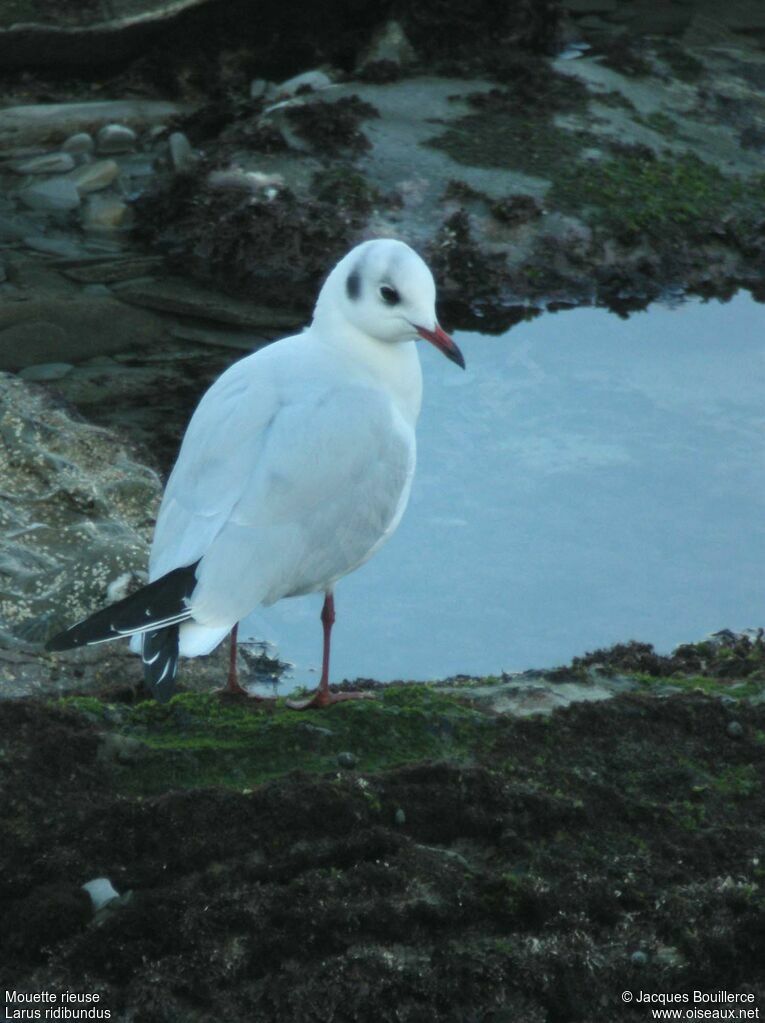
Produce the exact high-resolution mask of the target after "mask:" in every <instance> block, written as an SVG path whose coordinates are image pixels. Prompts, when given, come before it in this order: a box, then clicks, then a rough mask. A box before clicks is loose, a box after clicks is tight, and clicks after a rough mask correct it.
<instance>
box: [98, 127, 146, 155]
mask: <svg viewBox="0 0 765 1023" xmlns="http://www.w3.org/2000/svg"><path fill="white" fill-rule="evenodd" d="M136 140H137V136H136V133H135V132H134V131H133V129H132V128H128V126H127V125H126V124H105V125H104V126H103V128H101V129H100V130H99V132H98V136H97V145H98V152H99V153H127V152H129V151H130V150H131V149H133V147H134V146H135V144H136Z"/></svg>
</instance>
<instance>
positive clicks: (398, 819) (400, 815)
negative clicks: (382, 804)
mask: <svg viewBox="0 0 765 1023" xmlns="http://www.w3.org/2000/svg"><path fill="white" fill-rule="evenodd" d="M393 823H394V824H396V825H397V826H398V827H399V828H401V827H403V826H404V824H406V814H405V813H404V811H403V810H402V809H401V807H400V806H399V807H398V809H397V810H396V812H395V813H394V814H393Z"/></svg>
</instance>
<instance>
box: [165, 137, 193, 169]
mask: <svg viewBox="0 0 765 1023" xmlns="http://www.w3.org/2000/svg"><path fill="white" fill-rule="evenodd" d="M170 158H171V159H172V161H173V167H174V168H175V170H176V172H177V173H178V174H184V173H186V172H187V171H190V170H191V168H192V167H193V166H194V164H195V163H196V162H197V160H196V156H195V154H194V150H193V149H192V148H191V143H190V142H189V140H188V139H187V138H186V136H185V135H184V134H183V132H182V131H174V132H173V133H172V135H171V136H170Z"/></svg>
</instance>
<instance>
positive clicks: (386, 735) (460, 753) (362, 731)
mask: <svg viewBox="0 0 765 1023" xmlns="http://www.w3.org/2000/svg"><path fill="white" fill-rule="evenodd" d="M60 705H61V706H64V707H69V708H71V709H74V710H77V711H79V712H80V713H83V714H84V715H85V716H86V717H87V718H88V719H89V720H94V719H96V720H98V721H100V722H102V723H103V724H104V725H105V726H106V727H107V728H109V727H110V726H111V725H112V724H113V722H114V719H115V716H116V717H117V718H118V730H119V732H120V734H122V735H125V736H128V737H130V738H131V739H133V740H138V741H139V743H140V754H136V753H135V751H133V752H132V754H131V755H130V756H128V757H127V759H126V762H125V763H117V764H115V766H114V770H115V773H116V776H117V777H116V784H117V785H118V787H120V788H122V789H123V790H125V791H128V792H131V793H138V792H140V793H144V794H151V793H156V792H160V791H165V790H167V789H168V788H193V787H198V786H204V785H221V786H224V787H231V788H236V789H241V788H243V787H252V786H255V785H258V784H260V783H261V782H263V781H265V780H267V779H270V778H274V777H277V776H280V775H284V774H286V773H288V772H290V771H303V772H307V773H311V774H316V773H325V772H328V771H335V772H336V771H338V770H341V769H342V768H341V767H340V766H339V765H340V763H341V762H343V758H341V759H340V760H339V759H338V758H339V757H340V754H350V755H351V756H350V758H346V759H350V761H351V762H352V763H353V764H354V766H355V767H357V768H358V769H359V770H364V771H379V770H383V769H385V768H390V767H394V766H399V765H403V764H410V763H416V762H419V761H423V760H428V759H451V760H456V761H460V760H467V759H469V758H470V756H471V752H472V750H473V749H474V748H475V746H476V744H477V743H478V742H479V740H480V738H481V736H483V735H485V734H486V732H487V730H488V729H489V728H490V719H489V718H487V717H486V715H484V714H482V713H480V712H479V711H477V710H475V709H473V708H470V707H468V706H466V705H464V704H463V703H461V702H460V701H459V700H457V699H455V698H454V697H451V696H448V695H446V694H444V693H440V692H438V690H437V689H436V688H435V687H432V686H429V685H425V684H422V685H411V686H391V687H388V688H386V689H382V690H381V691H380V692H379V693H377V694H376V696H375V699H374V700H364V701H349V702H347V703H341V704H338V705H336V706H334V707H332V708H330V709H327V710H319V711H311V712H309V713H298V712H295V711H293V710H290V709H289V708H287V707H286V706H285V704H284V702H283V701H282V700H278V701H275V702H274V703H273V704H267V705H262V704H256V703H254V702H246V701H241V702H239V701H237V702H227V701H224V700H221V699H220V698H219V697H217V696H215V695H208V694H200V693H184V694H180V695H178V696H176V697H174V698H173V699H172V700H171V701H170V702H169V703H168V704H158V703H154V702H148V701H147V702H144V703H140V704H137V705H136V706H134V707H120V708H114V707H113V706H109V705H99V703H98V701H97V700H93V699H90V698H82V697H72V698H67V699H64V700H61V701H60Z"/></svg>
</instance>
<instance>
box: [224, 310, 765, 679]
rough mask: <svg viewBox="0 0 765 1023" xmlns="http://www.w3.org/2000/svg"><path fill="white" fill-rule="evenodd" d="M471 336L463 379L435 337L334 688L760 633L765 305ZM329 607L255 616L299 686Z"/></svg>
mask: <svg viewBox="0 0 765 1023" xmlns="http://www.w3.org/2000/svg"><path fill="white" fill-rule="evenodd" d="M458 341H459V344H460V346H461V347H462V349H463V351H464V353H465V357H466V360H467V365H468V369H467V371H466V372H465V373H460V372H457V371H455V369H454V367H453V366H450V365H449V364H448V363H447V362H446V361H445V360H443V359H440V358H439V357H438V355H437V353H435V352H431V351H430V350H429V349H427V347H426V346H423V349H422V359H423V365H424V374H425V401H424V408H423V414H422V419H421V424H420V430H419V467H418V473H417V478H416V481H415V486H414V489H413V493H412V500H411V503H410V506H409V509H408V511H407V514H406V516H405V518H404V521H403V523H402V525H401V527H400V528H399V531H398V533H397V534H396V536H395V537H394V538H393V539H392V540H391V541H390V543H389V544H388V545H387V546H386V547H385V548H384V549H383V550H382V551H380V552H379V553H378V555H377V556H376V557H375V558H374V559H373V560H372V561H371V562H369V563H368V564H367V565H366V566H364V567H363V568H362V569H360V570H359V571H358V572H357V573H355V574H354V575H353V576H351V577H349V578H347V579H345V580H343V581H341V583H340V584H339V586H338V590H337V595H336V600H337V607H338V623H337V626H336V629H335V636H334V644H333V672H332V675H333V678H334V679H336V680H339V679H341V678H344V677H345V678H354V677H356V676H371V677H374V678H378V679H383V680H387V679H393V678H401V677H404V678H419V679H427V678H434V677H442V676H445V675H450V674H455V673H458V672H465V673H470V674H483V673H490V672H498V671H501V670H503V669H505V670H515V669H523V668H527V667H543V666H545V665H551V664H555V663H560V662H563V661H566V660H568V659H570V658H571V657H572V656H573V655H575V654H578V653H582V652H583V651H584V650H585V649H592V648H594V647H596V646H599V645H603V644H609V643H612V642H615V641H620V640H627V639H630V638H639V639H642V640H646V641H649V642H653V643H654V644H655V645H656V646H657V647H658V648H659V649H661V650H666V649H669V648H670V647H671V646H673V645H675V644H677V643H679V642H683V641H690V640H694V639H697V638H700V637H701V636H703V635H705V634H706V633H708V632H710V631H712V630H715V629H718V628H720V627H722V626H727V627H730V628H744V627H747V626H751V625H755V624H762V622H763V617H764V616H763V606H762V575H763V564H765V557H764V556H765V515H764V514H763V513H764V512H765V458H764V457H763V454H764V452H763V427H765V344H764V342H765V306H762V305H758V304H757V303H755V302H754V301H753V300H752V299H751V298H750V297H749V296H748V295H744V294H740V295H738V296H737V297H736V298H734V299H733V300H732V301H731V302H729V303H727V304H720V303H716V302H712V303H709V304H704V303H701V302H699V301H690V302H687V303H685V304H683V305H681V306H679V307H676V308H671V309H670V308H666V307H660V306H654V307H652V308H651V309H650V310H648V311H647V312H645V313H640V314H636V315H634V316H632V317H631V318H630V319H629V320H627V321H622V320H619V319H618V318H616V317H615V316H613V315H612V314H609V313H607V312H605V311H603V310H595V309H579V310H573V311H569V312H565V313H559V314H555V315H552V314H549V315H545V316H542V317H540V318H539V319H537V320H535V321H533V322H530V323H525V324H521V325H519V326H518V327H516V328H515V329H514V330H512V331H511V332H510V333H509V334H508V335H506V336H505V337H502V338H487V337H482V336H480V335H475V334H463V335H460V336H459V337H458ZM320 604H321V600H320V598H319V597H315V598H301V599H297V600H291V601H283V602H282V603H281V604H279V605H277V606H276V607H274V608H271V609H268V610H266V611H264V612H262V613H260V614H259V615H257V616H254V617H253V619H250V620H249V621H250V622H251V623H253V625H252V628H250V630H249V631H250V632H253V631H254V633H255V634H257V636H258V637H259V638H263V637H266V638H268V639H269V640H271V641H273V642H275V643H276V644H277V647H278V650H279V654H280V656H281V657H282V658H284V659H286V660H289V661H291V662H294V664H295V671H294V678H295V681H297V682H305V681H312V680H313V679H314V678H315V675H312V674H311V671H312V670H313V669H315V668H316V666H317V665H318V662H319V658H320V652H321V650H320V643H321V630H320V627H319V621H318V616H319V610H320ZM243 631H244V630H243Z"/></svg>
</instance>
